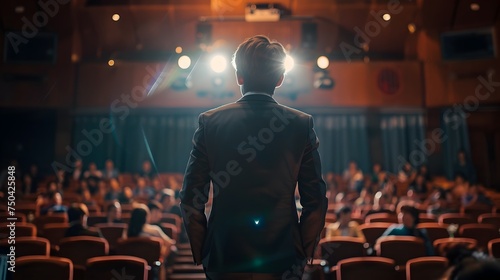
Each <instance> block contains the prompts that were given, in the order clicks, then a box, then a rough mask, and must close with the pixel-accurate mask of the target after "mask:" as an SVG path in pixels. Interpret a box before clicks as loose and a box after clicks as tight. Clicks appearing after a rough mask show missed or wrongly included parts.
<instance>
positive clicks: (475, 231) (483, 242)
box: [459, 224, 500, 249]
mask: <svg viewBox="0 0 500 280" xmlns="http://www.w3.org/2000/svg"><path fill="white" fill-rule="evenodd" d="M459 234H460V236H461V237H465V238H472V239H476V240H477V246H478V247H479V248H482V249H486V248H487V247H488V242H489V241H490V240H492V239H495V238H500V233H499V232H498V228H496V227H495V226H494V225H489V224H466V225H463V226H461V227H460V229H459Z"/></svg>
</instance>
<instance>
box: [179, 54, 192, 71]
mask: <svg viewBox="0 0 500 280" xmlns="http://www.w3.org/2000/svg"><path fill="white" fill-rule="evenodd" d="M177 64H178V65H179V67H180V68H181V69H188V68H189V66H191V58H189V56H187V55H183V56H181V57H179V60H178V61H177Z"/></svg>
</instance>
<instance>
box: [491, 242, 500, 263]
mask: <svg viewBox="0 0 500 280" xmlns="http://www.w3.org/2000/svg"><path fill="white" fill-rule="evenodd" d="M488 252H489V253H490V256H492V257H494V258H496V259H500V238H496V239H493V240H490V242H488Z"/></svg>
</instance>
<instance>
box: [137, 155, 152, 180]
mask: <svg viewBox="0 0 500 280" xmlns="http://www.w3.org/2000/svg"><path fill="white" fill-rule="evenodd" d="M153 176H154V174H153V169H152V168H151V162H150V161H149V160H145V161H143V162H142V166H141V171H139V174H138V175H137V176H136V177H142V178H144V179H146V180H148V181H150V180H152V179H153Z"/></svg>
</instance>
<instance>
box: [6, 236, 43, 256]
mask: <svg viewBox="0 0 500 280" xmlns="http://www.w3.org/2000/svg"><path fill="white" fill-rule="evenodd" d="M10 246H12V245H10V244H8V241H7V240H6V239H5V240H2V241H1V242H0V247H2V248H6V249H8V248H9V247H10ZM15 247H16V257H24V256H46V257H48V256H50V242H49V241H48V240H47V239H45V238H41V237H32V236H30V237H16V244H15Z"/></svg>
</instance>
